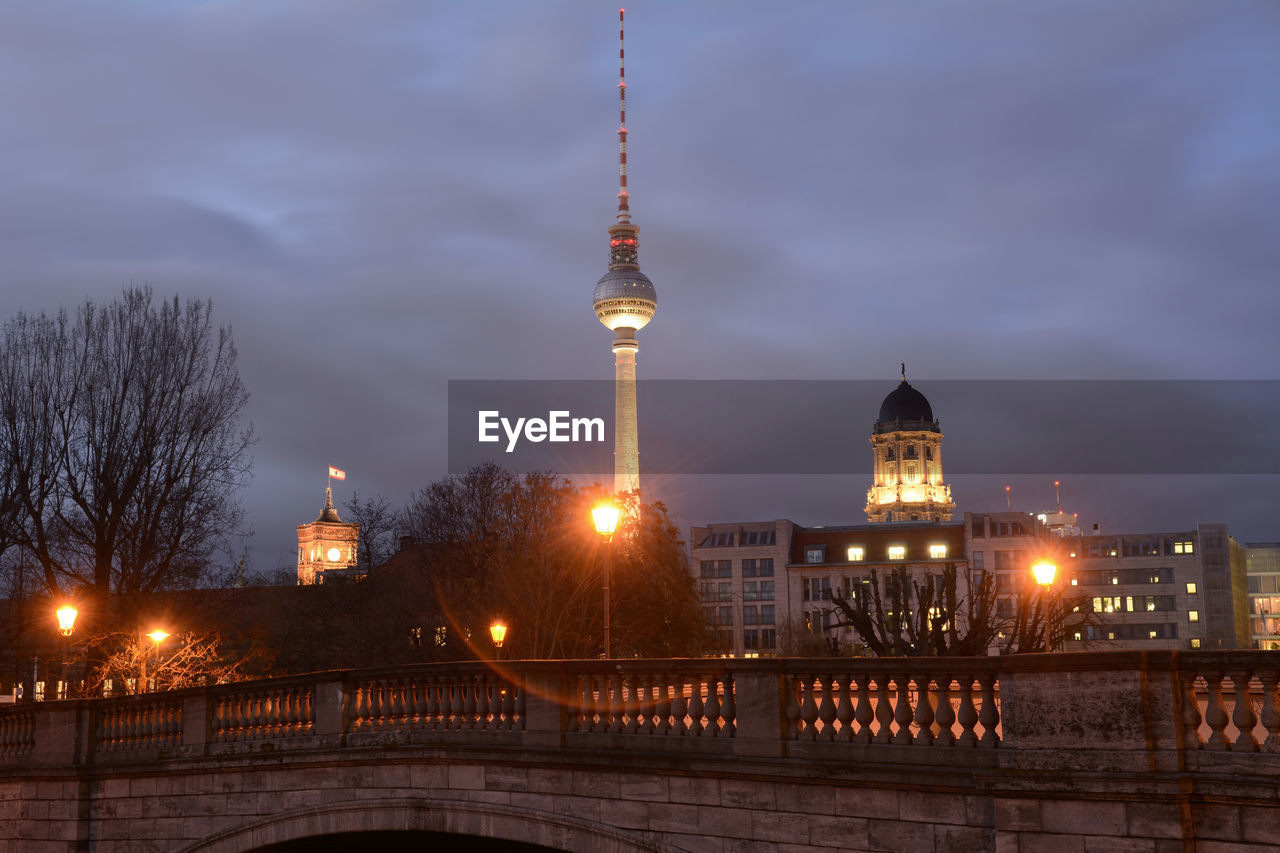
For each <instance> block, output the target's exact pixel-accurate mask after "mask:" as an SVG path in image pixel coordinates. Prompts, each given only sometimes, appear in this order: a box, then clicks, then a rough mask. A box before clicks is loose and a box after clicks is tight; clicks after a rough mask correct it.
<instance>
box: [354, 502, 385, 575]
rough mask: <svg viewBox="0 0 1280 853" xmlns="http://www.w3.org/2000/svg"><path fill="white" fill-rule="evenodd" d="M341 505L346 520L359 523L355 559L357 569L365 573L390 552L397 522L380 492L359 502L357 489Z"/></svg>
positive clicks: (380, 563) (374, 567)
mask: <svg viewBox="0 0 1280 853" xmlns="http://www.w3.org/2000/svg"><path fill="white" fill-rule="evenodd" d="M344 506H345V508H346V510H347V520H348V521H352V522H355V523H356V524H358V525H360V533H359V534H358V535H357V538H356V560H357V562H358V564H359V566H360V570H361V571H362V572H363V573H364V574H365V575H368V574H370V573H371V572H372V571H373V570H374V569H376V568H377V567H378V566H380V565H382V562H383V561H384V560H385V559H387V557H389V556H390V555H391V552H392V550H393V547H392V541H391V540H392V534H394V533H395V530H396V524H397V523H398V522H397V519H396V513H395V510H393V509H392V508H391V504H390V503H388V502H387V499H386V498H384V497H382V496H381V495H379V496H378V497H375V498H369V499H368V500H363V501H362V500H360V493H359V492H352V493H351V500H349V501H347V502H346V504H344Z"/></svg>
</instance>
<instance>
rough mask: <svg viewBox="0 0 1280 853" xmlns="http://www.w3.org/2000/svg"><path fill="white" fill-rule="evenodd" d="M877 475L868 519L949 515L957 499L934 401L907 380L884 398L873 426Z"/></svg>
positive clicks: (928, 518)
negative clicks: (945, 473)
mask: <svg viewBox="0 0 1280 853" xmlns="http://www.w3.org/2000/svg"><path fill="white" fill-rule="evenodd" d="M871 448H872V454H873V457H874V462H873V471H874V480H873V483H872V486H871V488H870V489H868V490H867V520H868V521H950V520H951V512H952V510H954V509H955V503H954V502H953V501H952V500H951V487H950V486H948V485H947V484H946V483H945V482H943V480H942V430H940V429H938V422H937V421H935V420H934V419H933V408H932V407H931V406H930V405H929V401H928V400H927V399H926V398H925V396H924V395H923V394H921V393H920V392H919V391H917V390H916V389H914V388H912V387H911V385H910V384H908V383H907V366H906V365H905V364H904V365H903V366H902V382H900V383H899V384H898V387H897V388H894V389H893V390H892V391H890V392H889V396H887V397H885V398H884V402H883V403H881V404H880V416H879V417H878V418H876V424H875V426H874V427H873V428H872V430H871Z"/></svg>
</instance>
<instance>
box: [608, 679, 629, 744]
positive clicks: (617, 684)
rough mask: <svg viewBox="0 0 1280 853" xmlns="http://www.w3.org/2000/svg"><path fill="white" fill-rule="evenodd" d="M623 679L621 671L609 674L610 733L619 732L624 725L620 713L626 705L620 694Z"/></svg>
mask: <svg viewBox="0 0 1280 853" xmlns="http://www.w3.org/2000/svg"><path fill="white" fill-rule="evenodd" d="M623 681H624V679H623V677H622V673H620V672H612V673H610V674H609V732H610V733H611V734H618V733H620V732H621V731H622V730H623V727H624V723H623V719H622V713H623V709H624V708H625V707H626V704H625V703H626V699H625V697H624V696H623V694H622V683H623Z"/></svg>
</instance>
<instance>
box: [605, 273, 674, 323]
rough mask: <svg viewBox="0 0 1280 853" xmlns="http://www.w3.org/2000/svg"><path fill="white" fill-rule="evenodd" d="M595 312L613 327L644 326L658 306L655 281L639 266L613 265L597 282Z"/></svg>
mask: <svg viewBox="0 0 1280 853" xmlns="http://www.w3.org/2000/svg"><path fill="white" fill-rule="evenodd" d="M592 301H593V302H594V307H595V310H596V316H597V317H599V318H600V322H601V323H604V324H605V326H606V327H608V329H609V330H610V331H614V330H616V329H643V328H644V327H645V326H646V325H647V324H648V322H649V321H650V320H652V319H653V315H654V313H655V312H656V311H657V310H658V294H657V293H656V292H655V291H654V289H653V282H651V281H649V277H648V276H647V275H645V274H644V273H642V272H640V270H638V269H625V268H624V269H613V270H609V271H608V272H607V273H605V274H604V276H603V277H601V279H600V281H599V283H598V284H596V292H595V296H594V298H593V300H592Z"/></svg>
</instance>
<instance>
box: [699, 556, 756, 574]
mask: <svg viewBox="0 0 1280 853" xmlns="http://www.w3.org/2000/svg"><path fill="white" fill-rule="evenodd" d="M698 568H699V570H700V574H701V575H702V577H704V578H727V577H732V576H733V560H702V561H700V564H699V566H698ZM742 576H743V577H744V578H771V577H773V558H772V557H766V558H764V559H756V560H743V561H742Z"/></svg>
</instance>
